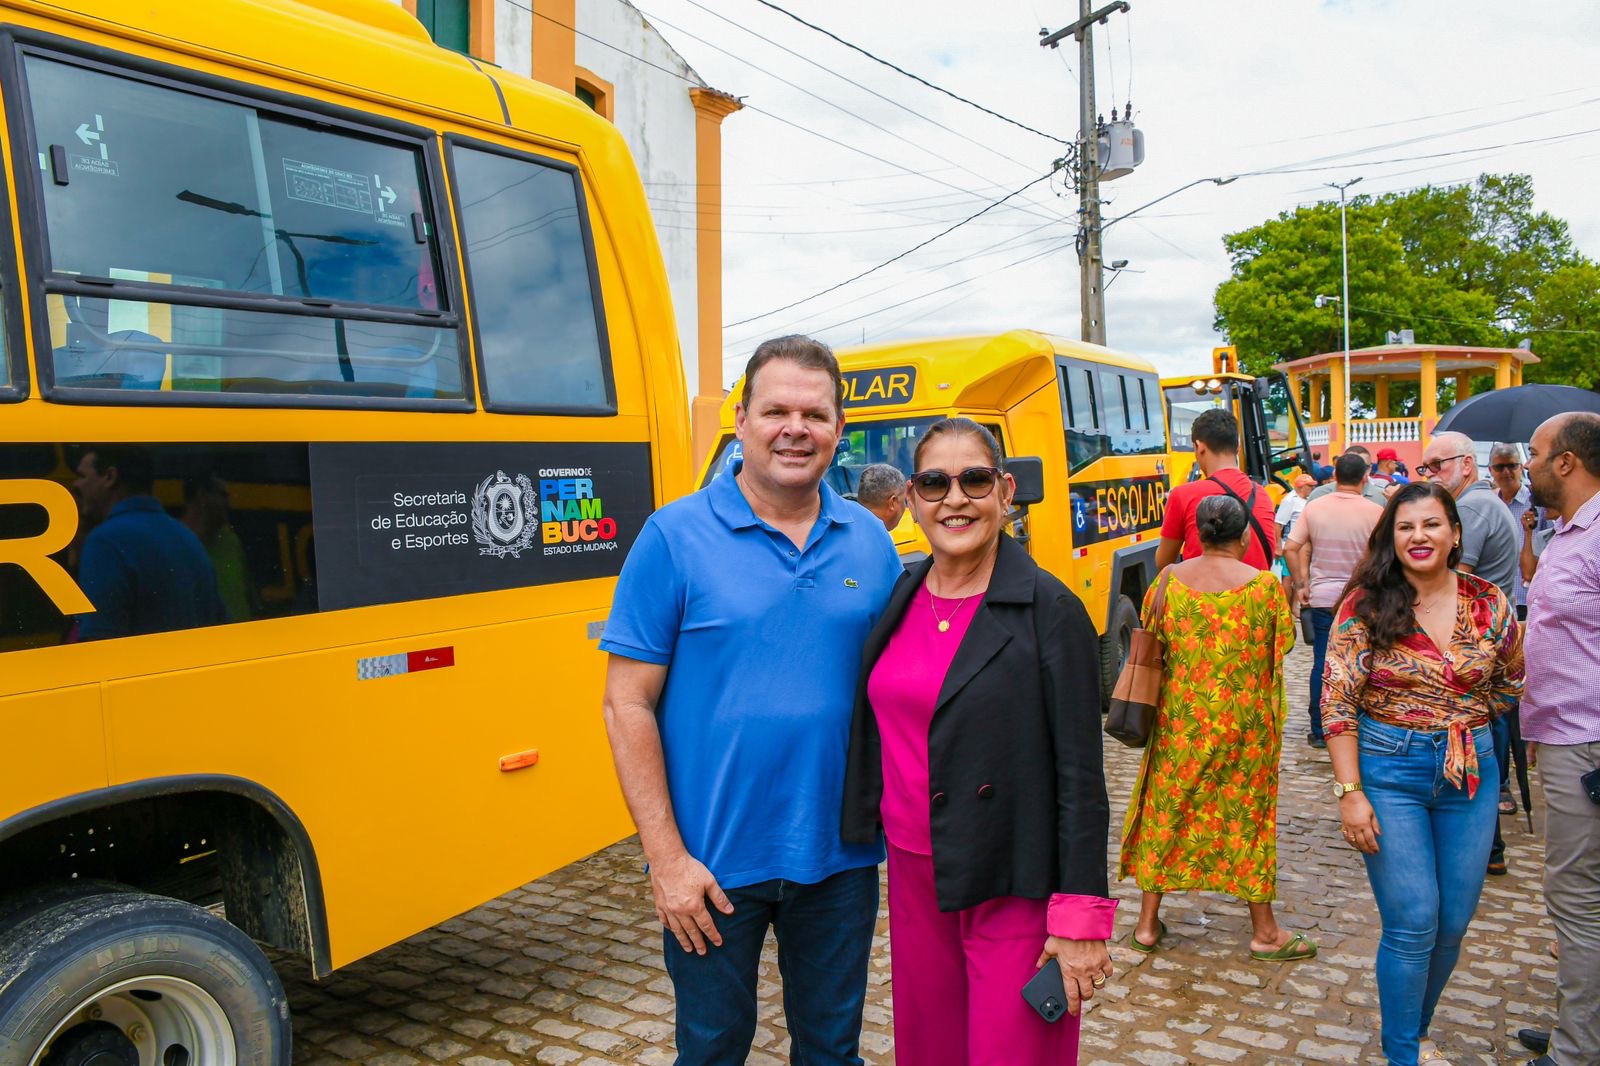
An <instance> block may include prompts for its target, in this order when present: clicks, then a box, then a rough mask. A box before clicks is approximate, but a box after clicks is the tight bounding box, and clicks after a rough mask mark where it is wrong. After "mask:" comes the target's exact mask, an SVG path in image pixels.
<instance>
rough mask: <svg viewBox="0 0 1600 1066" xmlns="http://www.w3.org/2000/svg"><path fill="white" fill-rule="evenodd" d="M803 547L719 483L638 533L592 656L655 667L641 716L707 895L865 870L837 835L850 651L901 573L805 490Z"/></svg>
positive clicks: (881, 535) (845, 512) (859, 521)
mask: <svg viewBox="0 0 1600 1066" xmlns="http://www.w3.org/2000/svg"><path fill="white" fill-rule="evenodd" d="M821 494H822V509H821V511H820V513H819V514H818V516H817V521H816V523H815V524H814V525H813V526H812V527H811V534H810V536H809V538H808V539H807V541H806V546H805V548H804V549H800V548H796V547H795V546H794V544H793V542H791V541H790V540H789V538H788V537H786V536H784V535H783V534H782V533H779V532H778V531H777V530H776V529H774V528H772V527H771V526H769V525H768V524H767V523H765V522H763V521H761V520H760V519H759V518H757V517H756V516H755V513H754V512H753V511H752V510H751V509H750V504H749V503H748V502H746V500H745V498H744V493H742V492H741V491H740V490H739V486H738V483H737V482H736V481H735V479H734V478H732V477H718V478H716V479H715V480H714V481H712V482H711V484H710V485H708V486H707V487H705V488H704V489H701V490H700V491H699V492H696V493H694V494H693V495H692V496H687V497H685V498H683V499H681V500H677V501H675V502H673V503H670V504H668V505H667V506H665V507H663V508H662V509H661V510H659V511H657V512H656V513H655V514H654V515H652V516H651V517H650V520H649V521H648V522H646V523H645V527H644V529H643V530H642V531H641V532H640V534H639V539H638V540H637V541H636V542H635V543H634V545H633V549H632V550H631V551H630V552H629V553H628V559H627V562H625V563H624V564H623V567H622V577H621V578H620V579H619V581H618V582H617V594H616V602H615V604H614V606H613V607H612V609H611V617H610V618H609V619H608V620H607V622H606V631H605V639H603V640H602V641H601V642H600V647H601V649H602V650H603V651H608V652H611V653H613V654H615V655H621V656H625V657H626V658H629V659H637V660H641V661H643V662H648V663H656V664H659V665H663V666H666V667H667V668H668V670H667V681H666V685H665V687H664V688H663V690H662V693H661V699H660V701H659V703H658V704H657V707H656V719H657V722H658V724H659V726H660V729H661V746H662V749H663V753H664V755H665V758H666V768H667V787H668V788H669V790H670V791H671V794H672V807H673V813H674V814H675V816H676V817H677V822H678V829H679V832H681V833H682V835H683V842H684V845H685V846H686V847H687V848H688V849H689V853H690V854H691V855H693V856H694V857H695V858H697V859H699V860H700V861H701V862H703V863H705V865H706V867H707V868H708V869H709V870H710V871H711V873H712V874H713V875H714V876H715V877H716V879H717V882H718V883H719V884H720V885H722V887H723V888H738V887H740V886H743V885H752V884H756V883H757V882H760V881H767V880H771V879H773V878H784V879H786V880H790V881H797V882H800V883H802V884H814V883H816V882H818V881H821V880H823V879H824V878H827V877H830V876H832V875H833V874H836V873H838V872H840V871H841V870H850V869H855V868H857V867H861V866H871V865H874V864H876V863H877V862H879V861H881V860H882V858H883V850H882V848H881V846H879V845H875V844H874V845H863V844H845V843H844V842H843V841H842V840H840V838H839V813H840V807H841V804H842V802H843V797H844V763H845V750H846V748H847V746H848V744H849V732H850V715H851V708H852V705H853V703H854V700H855V689H856V680H857V675H858V674H859V673H860V671H861V651H862V647H863V645H865V643H866V640H867V634H868V633H869V632H871V630H872V626H873V624H874V623H875V622H876V621H877V620H878V615H879V614H881V613H882V612H883V609H884V607H885V605H886V604H887V603H888V601H889V593H890V590H892V589H893V588H894V583H895V581H896V580H897V579H898V578H899V576H900V573H901V566H900V559H899V557H898V556H897V555H896V554H895V549H894V542H893V540H892V539H891V538H890V537H889V534H888V533H887V532H886V531H885V530H884V528H883V524H882V523H881V522H879V521H878V520H877V519H876V518H875V517H874V516H873V515H872V513H871V512H869V511H867V510H866V509H864V508H862V507H861V506H860V505H858V504H855V503H852V502H851V501H849V500H846V499H844V498H843V497H842V496H840V495H839V494H838V493H836V492H834V491H833V490H832V489H831V488H829V487H828V486H827V485H823V486H821Z"/></svg>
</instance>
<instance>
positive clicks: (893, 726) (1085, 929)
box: [867, 585, 1117, 940]
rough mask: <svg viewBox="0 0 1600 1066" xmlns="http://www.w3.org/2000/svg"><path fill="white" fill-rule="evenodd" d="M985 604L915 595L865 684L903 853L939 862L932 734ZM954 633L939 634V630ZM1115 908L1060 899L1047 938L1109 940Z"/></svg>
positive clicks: (886, 818)
mask: <svg viewBox="0 0 1600 1066" xmlns="http://www.w3.org/2000/svg"><path fill="white" fill-rule="evenodd" d="M982 602H983V597H981V596H972V597H968V598H967V599H966V600H965V601H962V600H947V599H943V598H940V597H937V596H934V595H933V594H932V593H930V592H929V591H928V588H927V586H926V585H923V586H922V587H920V588H918V589H917V591H916V592H915V593H914V594H913V595H912V597H911V602H910V604H909V605H908V606H907V607H906V613H905V616H904V617H903V618H901V620H900V625H899V626H898V627H896V629H895V631H894V633H893V635H892V636H890V637H889V642H888V643H887V644H886V645H885V646H884V649H883V654H882V655H880V656H879V657H878V661H877V662H876V663H875V664H874V665H873V667H872V673H871V674H869V675H868V677H867V699H868V701H869V702H870V703H871V704H872V710H873V714H874V715H875V716H876V718H877V722H878V735H879V738H880V740H881V746H882V751H883V799H882V801H881V803H880V805H879V817H880V818H881V819H882V820H883V832H884V835H885V836H886V837H888V838H889V843H891V844H893V845H894V846H895V847H897V848H899V849H900V850H901V851H910V852H914V853H916V854H918V855H932V854H933V840H932V828H931V826H930V823H929V807H928V803H929V801H928V730H929V728H930V727H931V726H932V725H933V712H934V709H935V708H936V707H937V706H938V702H939V690H940V689H941V688H943V687H944V679H945V675H946V674H948V673H949V672H950V664H951V662H952V661H954V659H955V657H956V650H957V649H958V648H960V646H961V640H962V638H963V637H965V636H966V633H967V628H968V627H969V626H970V625H971V624H972V619H973V617H974V616H976V614H977V613H978V607H979V605H980V604H981V603H982ZM940 621H948V622H949V623H950V628H949V629H948V630H947V631H946V632H943V633H941V632H939V622H940ZM1116 906H1117V902H1116V900H1111V899H1102V898H1101V897H1099V896H1078V895H1071V894H1067V893H1059V892H1058V893H1056V894H1055V895H1052V896H1051V897H1050V903H1049V908H1048V911H1047V914H1046V918H1045V930H1046V932H1048V933H1049V934H1050V935H1051V936H1058V937H1063V938H1065V939H1068V940H1104V939H1106V938H1108V937H1109V936H1110V935H1111V928H1112V924H1113V920H1114V916H1115V914H1116Z"/></svg>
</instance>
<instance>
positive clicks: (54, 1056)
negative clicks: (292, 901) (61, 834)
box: [0, 889, 291, 1066]
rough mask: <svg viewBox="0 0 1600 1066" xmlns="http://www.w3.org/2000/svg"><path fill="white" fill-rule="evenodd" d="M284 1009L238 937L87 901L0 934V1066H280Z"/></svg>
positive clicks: (181, 913) (277, 986)
mask: <svg viewBox="0 0 1600 1066" xmlns="http://www.w3.org/2000/svg"><path fill="white" fill-rule="evenodd" d="M290 1040H291V1033H290V1026H289V1004H288V999H287V998H286V997H285V995H284V992H283V986H282V984H281V983H280V982H279V981H278V975H277V974H276V973H275V972H274V971H273V969H272V966H271V964H270V963H268V962H267V958H266V956H265V955H263V954H262V952H261V950H260V949H259V948H258V947H256V945H255V944H254V943H253V942H252V941H251V940H250V938H249V937H247V936H245V935H244V933H242V932H241V931H239V930H238V929H236V928H235V927H234V926H232V925H229V924H228V923H227V922H225V921H223V920H222V919H221V918H218V917H216V916H215V915H213V914H211V913H209V912H208V911H205V910H203V909H201V908H199V907H196V906H193V905H192V904H188V903H184V902H182V901H180V900H176V899H170V898H168V897H166V896H154V895H150V894H148V893H144V892H137V891H111V892H107V891H96V890H93V889H91V890H90V891H87V892H84V893H81V894H79V895H76V896H74V897H72V898H70V899H67V900H65V901H62V902H59V903H56V904H55V905H53V906H50V907H48V908H46V909H44V910H41V911H37V912H35V913H34V914H33V915H32V916H31V917H28V918H26V919H24V920H23V921H21V922H20V923H18V924H15V925H11V926H9V927H7V928H5V929H3V930H0V1066H86V1064H88V1063H90V1062H93V1063H95V1064H96V1066H99V1064H102V1063H104V1064H106V1066H120V1064H123V1063H126V1064H128V1066H141V1064H144V1063H160V1064H164V1066H288V1064H289V1061H290V1060H289V1047H290Z"/></svg>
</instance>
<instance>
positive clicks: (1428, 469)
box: [1417, 452, 1467, 477]
mask: <svg viewBox="0 0 1600 1066" xmlns="http://www.w3.org/2000/svg"><path fill="white" fill-rule="evenodd" d="M1465 458H1467V453H1466V452H1462V453H1461V454H1460V455H1447V456H1445V457H1444V458H1443V459H1435V460H1433V461H1432V462H1428V463H1418V464H1417V473H1419V474H1422V475H1424V476H1426V477H1432V476H1433V475H1435V474H1437V473H1438V472H1439V471H1441V470H1443V469H1444V468H1445V466H1446V465H1447V464H1449V463H1453V462H1455V461H1456V460H1457V459H1465Z"/></svg>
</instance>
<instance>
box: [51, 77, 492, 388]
mask: <svg viewBox="0 0 1600 1066" xmlns="http://www.w3.org/2000/svg"><path fill="white" fill-rule="evenodd" d="M25 69H26V73H27V80H28V91H29V101H30V116H29V117H30V118H31V120H32V126H31V132H32V135H33V137H34V140H35V142H36V148H37V149H38V152H39V157H40V159H41V160H44V161H45V162H44V164H43V165H44V167H45V171H44V172H42V173H41V174H40V181H39V186H38V187H39V189H40V192H41V194H42V197H43V201H44V221H45V240H46V246H47V250H48V258H49V273H48V274H47V275H46V279H45V290H46V293H47V298H46V306H47V309H48V319H49V322H48V330H49V349H50V359H49V361H48V365H49V366H50V368H51V371H52V376H53V381H54V383H55V384H56V385H60V386H67V387H73V386H76V387H83V388H94V389H119V390H127V389H140V390H151V391H159V392H165V393H185V392H187V393H200V394H205V393H212V394H215V393H224V392H239V393H274V394H334V395H344V396H357V397H390V398H399V397H407V398H418V399H429V400H440V399H445V400H455V401H457V402H458V403H459V401H460V400H461V398H462V397H463V395H464V393H463V388H462V377H461V358H460V353H459V350H458V347H457V338H456V330H455V328H454V327H453V325H452V323H451V322H450V320H449V319H448V318H447V317H446V314H445V312H447V311H448V308H446V307H444V305H443V302H442V301H441V299H440V289H439V284H438V279H439V275H440V266H439V263H440V260H439V256H438V241H437V238H436V236H435V234H433V233H432V232H431V229H432V227H431V224H430V222H429V219H430V218H431V217H432V216H431V213H430V208H429V204H428V197H427V189H426V185H425V181H424V176H423V175H424V171H423V150H422V146H421V145H420V143H417V142H411V143H405V142H403V141H399V140H393V139H390V138H389V137H388V136H386V135H384V134H381V133H378V132H377V131H366V130H361V131H350V130H346V129H343V128H339V127H336V126H333V125H331V124H330V125H324V124H321V123H312V122H309V121H307V120H305V119H301V118H298V117H291V116H287V115H283V116H280V115H277V114H274V113H273V112H271V111H269V110H267V109H266V108H264V107H263V108H257V107H255V106H253V105H251V104H247V103H242V102H239V101H237V100H234V99H221V98H216V97H213V96H211V95H208V94H207V93H206V92H205V91H203V90H200V89H194V90H192V91H191V90H187V89H178V88H174V87H171V86H169V85H161V84H153V83H150V82H147V81H144V80H142V79H140V78H138V77H136V76H132V75H123V74H109V73H104V72H102V71H99V70H91V69H88V68H85V67H82V66H79V65H77V64H76V63H73V62H67V61H64V60H59V59H55V58H47V57H44V56H39V55H29V56H27V57H26V61H25ZM89 279H97V280H95V281H94V283H93V284H86V282H87V281H88V280H89Z"/></svg>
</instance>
